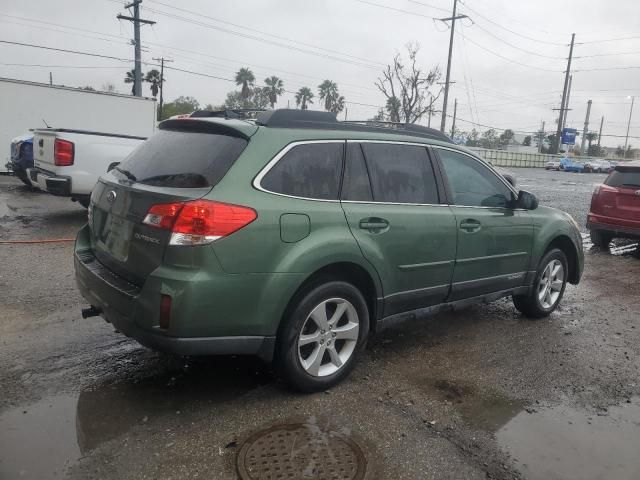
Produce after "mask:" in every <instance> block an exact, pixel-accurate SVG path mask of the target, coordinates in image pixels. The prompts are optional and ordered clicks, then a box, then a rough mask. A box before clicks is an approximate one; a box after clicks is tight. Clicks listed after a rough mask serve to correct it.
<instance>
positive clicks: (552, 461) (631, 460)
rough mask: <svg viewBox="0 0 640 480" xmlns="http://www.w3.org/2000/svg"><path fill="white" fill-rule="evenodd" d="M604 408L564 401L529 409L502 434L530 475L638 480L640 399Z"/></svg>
mask: <svg viewBox="0 0 640 480" xmlns="http://www.w3.org/2000/svg"><path fill="white" fill-rule="evenodd" d="M602 413H604V412H600V415H598V414H596V413H589V412H585V411H581V410H576V409H572V408H568V407H564V406H560V407H556V408H546V409H540V410H539V411H537V412H536V411H534V412H533V413H527V412H526V411H523V412H521V413H519V414H518V415H516V416H515V417H514V418H513V419H512V420H511V421H509V422H508V423H507V424H506V425H505V426H504V427H502V428H501V429H500V430H499V431H498V432H497V433H496V437H497V440H498V443H499V444H500V446H501V447H502V448H503V449H504V450H505V451H507V452H508V453H509V454H510V455H511V456H512V458H513V459H514V461H515V462H516V466H517V467H518V469H519V470H520V471H521V472H522V474H523V475H524V476H525V477H526V478H527V479H529V480H550V479H554V480H556V479H557V480H597V479H598V480H599V479H616V480H637V479H638V478H640V462H639V461H638V459H639V458H640V398H634V399H633V400H632V402H631V403H626V404H622V405H621V406H616V407H611V408H609V410H608V412H606V414H605V415H602Z"/></svg>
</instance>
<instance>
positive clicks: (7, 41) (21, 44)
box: [0, 40, 131, 62]
mask: <svg viewBox="0 0 640 480" xmlns="http://www.w3.org/2000/svg"><path fill="white" fill-rule="evenodd" d="M0 43H6V44H8V45H19V46H21V47H33V48H41V49H43V50H53V51H55V52H64V53H74V54H77V55H86V56H89V57H97V58H108V59H111V60H120V61H122V62H130V61H131V60H130V59H128V58H121V57H114V56H111V55H101V54H99V53H90V52H82V51H79V50H68V49H65V48H55V47H47V46H45V45H34V44H33V43H23V42H11V41H9V40H0Z"/></svg>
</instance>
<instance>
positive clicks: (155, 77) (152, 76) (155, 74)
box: [144, 68, 165, 98]
mask: <svg viewBox="0 0 640 480" xmlns="http://www.w3.org/2000/svg"><path fill="white" fill-rule="evenodd" d="M144 81H145V82H149V83H150V84H151V95H153V97H154V98H155V97H157V96H158V89H159V88H160V81H162V82H164V81H165V79H164V78H163V79H162V80H161V79H160V72H159V71H158V70H156V69H155V68H154V69H153V70H149V71H148V72H147V74H146V75H145V77H144Z"/></svg>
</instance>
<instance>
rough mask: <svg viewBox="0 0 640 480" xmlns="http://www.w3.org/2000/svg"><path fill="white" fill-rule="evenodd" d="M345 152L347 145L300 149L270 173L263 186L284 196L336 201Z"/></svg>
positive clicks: (314, 144) (325, 145)
mask: <svg viewBox="0 0 640 480" xmlns="http://www.w3.org/2000/svg"><path fill="white" fill-rule="evenodd" d="M343 150H344V143H343V142H336V143H309V144H305V145H297V146H295V147H293V148H292V149H291V150H289V151H288V152H287V153H286V154H285V155H284V156H283V157H282V158H281V159H280V160H279V161H278V163H276V164H275V165H274V166H273V168H271V170H269V172H268V173H267V175H265V177H264V178H263V179H262V182H261V186H262V188H264V189H266V190H269V191H271V192H275V193H282V194H284V195H292V196H295V197H304V198H314V199H321V200H336V199H337V198H338V190H339V185H340V175H341V173H342V155H343Z"/></svg>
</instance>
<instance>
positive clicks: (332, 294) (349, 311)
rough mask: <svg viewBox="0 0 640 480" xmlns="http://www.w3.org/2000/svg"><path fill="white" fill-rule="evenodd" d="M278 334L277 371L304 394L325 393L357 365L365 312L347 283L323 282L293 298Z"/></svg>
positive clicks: (363, 303) (364, 337)
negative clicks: (322, 391)
mask: <svg viewBox="0 0 640 480" xmlns="http://www.w3.org/2000/svg"><path fill="white" fill-rule="evenodd" d="M289 311H290V313H289V314H288V315H287V316H286V318H285V319H284V324H283V326H282V328H281V330H280V333H279V335H278V343H277V347H276V359H275V363H276V368H277V370H278V371H279V373H280V375H281V376H282V377H283V378H284V379H285V380H286V381H287V383H288V384H289V385H291V386H292V387H294V388H296V389H298V390H301V391H303V392H317V391H320V390H326V389H328V388H331V387H333V386H334V385H336V384H338V383H339V382H341V381H342V380H343V379H344V378H346V377H347V375H349V373H350V372H351V370H352V369H353V367H354V366H355V364H356V360H357V357H358V354H359V352H360V351H361V350H362V348H363V347H364V345H365V344H366V341H367V336H368V333H369V310H368V308H367V302H366V301H365V299H364V297H363V296H362V293H361V292H360V291H359V290H358V289H357V288H356V287H355V286H353V285H352V284H350V283H347V282H342V281H328V282H326V283H323V284H320V285H317V284H316V285H315V286H314V287H311V288H310V289H308V290H307V291H306V292H305V293H303V294H301V295H298V296H297V298H296V299H294V304H293V305H292V307H291V308H290V309H289Z"/></svg>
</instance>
